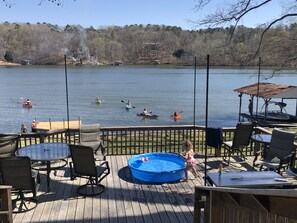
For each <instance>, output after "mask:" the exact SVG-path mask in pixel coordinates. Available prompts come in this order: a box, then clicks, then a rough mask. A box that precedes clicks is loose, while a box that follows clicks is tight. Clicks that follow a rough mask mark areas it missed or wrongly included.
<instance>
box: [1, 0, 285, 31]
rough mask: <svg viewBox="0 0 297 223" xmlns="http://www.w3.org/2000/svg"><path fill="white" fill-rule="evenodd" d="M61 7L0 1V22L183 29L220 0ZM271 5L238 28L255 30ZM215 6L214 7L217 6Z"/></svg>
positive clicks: (77, 2)
mask: <svg viewBox="0 0 297 223" xmlns="http://www.w3.org/2000/svg"><path fill="white" fill-rule="evenodd" d="M61 1H62V5H61V6H57V5H55V4H54V3H51V2H49V1H48V0H44V1H43V2H42V4H41V5H39V3H40V0H7V2H10V3H12V6H11V7H10V8H9V7H7V6H5V3H4V2H2V1H0V23H3V22H10V23H14V22H16V23H27V22H29V23H31V24H36V23H37V22H40V23H43V22H46V23H50V24H52V25H58V26H62V27H64V26H66V25H68V24H69V25H81V26H82V27H84V28H89V27H90V26H92V27H93V28H95V29H98V28H100V27H105V26H112V25H116V26H125V25H133V24H143V25H147V24H154V25H169V26H178V27H181V28H182V29H184V30H193V29H197V28H205V27H197V26H195V24H193V23H192V22H189V20H192V21H193V20H194V21H195V20H197V19H198V18H201V17H202V16H203V15H204V13H207V12H210V11H211V10H213V9H214V8H216V6H217V5H219V3H220V2H222V0H214V1H213V2H214V4H211V5H209V6H208V7H207V8H206V9H205V10H203V11H201V12H196V11H195V10H194V6H195V2H196V1H195V0H105V1H104V0H61ZM275 2H276V3H273V5H272V6H271V5H270V6H269V7H266V8H263V9H261V11H260V12H257V13H252V14H251V16H249V17H246V18H245V19H244V20H243V23H241V24H242V25H245V26H247V27H255V26H256V25H259V24H260V23H262V21H264V20H267V19H270V18H272V16H273V15H275V14H276V13H277V12H279V11H280V5H279V4H278V3H277V1H275ZM217 3H218V4H217Z"/></svg>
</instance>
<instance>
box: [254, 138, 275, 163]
mask: <svg viewBox="0 0 297 223" xmlns="http://www.w3.org/2000/svg"><path fill="white" fill-rule="evenodd" d="M251 140H252V141H254V142H257V143H261V144H262V145H263V146H262V149H261V150H257V151H256V147H255V148H254V154H255V158H254V161H253V166H255V162H256V161H257V158H258V155H259V154H260V153H261V154H262V156H263V151H265V149H266V148H267V147H268V146H269V144H270V141H271V134H253V135H252V136H251Z"/></svg>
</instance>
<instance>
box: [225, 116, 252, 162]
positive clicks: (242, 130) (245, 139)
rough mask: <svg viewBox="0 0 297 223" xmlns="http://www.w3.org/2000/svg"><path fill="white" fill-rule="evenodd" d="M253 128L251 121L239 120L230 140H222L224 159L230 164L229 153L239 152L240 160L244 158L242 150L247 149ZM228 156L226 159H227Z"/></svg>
mask: <svg viewBox="0 0 297 223" xmlns="http://www.w3.org/2000/svg"><path fill="white" fill-rule="evenodd" d="M253 130H254V123H253V122H239V123H237V125H236V129H235V132H234V136H233V139H232V140H231V141H223V145H222V147H223V148H224V158H223V159H224V160H225V161H226V162H227V164H228V165H229V164H230V157H231V154H235V153H239V154H240V156H241V158H242V160H245V155H244V154H243V150H244V149H247V148H248V146H249V144H250V140H251V136H252V133H253ZM227 156H228V159H227Z"/></svg>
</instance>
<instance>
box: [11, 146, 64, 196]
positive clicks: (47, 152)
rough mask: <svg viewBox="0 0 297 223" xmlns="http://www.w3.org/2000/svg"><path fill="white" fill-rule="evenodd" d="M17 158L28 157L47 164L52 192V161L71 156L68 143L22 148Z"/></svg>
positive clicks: (48, 181)
mask: <svg viewBox="0 0 297 223" xmlns="http://www.w3.org/2000/svg"><path fill="white" fill-rule="evenodd" d="M16 155H17V156H28V157H30V159H31V160H32V161H42V162H46V173H47V189H48V191H50V172H51V170H52V168H51V161H58V160H63V159H65V158H67V157H69V156H70V150H69V146H68V144H66V143H40V144H34V145H30V146H26V147H23V148H20V149H18V150H17V152H16Z"/></svg>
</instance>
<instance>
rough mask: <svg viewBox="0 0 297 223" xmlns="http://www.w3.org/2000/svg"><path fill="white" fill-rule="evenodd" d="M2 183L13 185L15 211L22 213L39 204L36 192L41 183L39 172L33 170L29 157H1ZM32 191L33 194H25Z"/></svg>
mask: <svg viewBox="0 0 297 223" xmlns="http://www.w3.org/2000/svg"><path fill="white" fill-rule="evenodd" d="M0 173H1V183H2V184H3V185H10V186H12V194H15V195H16V198H15V199H12V207H13V213H21V212H26V211H30V210H32V209H34V208H35V207H36V206H37V200H36V193H37V187H38V184H39V183H40V178H39V174H38V173H37V172H32V170H31V160H30V158H29V157H26V156H23V157H17V156H15V157H7V158H1V159H0ZM27 193H32V194H33V196H30V197H28V196H25V194H27Z"/></svg>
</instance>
